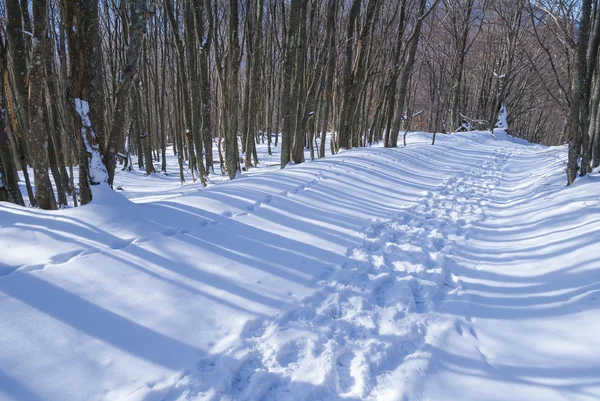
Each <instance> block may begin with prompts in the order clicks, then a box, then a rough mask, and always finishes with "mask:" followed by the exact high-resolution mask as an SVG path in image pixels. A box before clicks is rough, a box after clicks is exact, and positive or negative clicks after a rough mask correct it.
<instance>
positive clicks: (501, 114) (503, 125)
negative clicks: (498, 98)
mask: <svg viewBox="0 0 600 401" xmlns="http://www.w3.org/2000/svg"><path fill="white" fill-rule="evenodd" d="M494 128H498V129H501V130H507V129H508V112H507V111H506V105H505V104H504V103H502V106H501V107H500V110H499V111H498V121H496V125H494Z"/></svg>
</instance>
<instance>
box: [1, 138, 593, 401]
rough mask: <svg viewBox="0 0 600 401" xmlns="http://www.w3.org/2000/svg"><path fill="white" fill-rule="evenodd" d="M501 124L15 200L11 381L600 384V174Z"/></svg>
mask: <svg viewBox="0 0 600 401" xmlns="http://www.w3.org/2000/svg"><path fill="white" fill-rule="evenodd" d="M496 137H497V140H495V139H494V138H493V137H492V136H491V135H490V134H489V133H484V132H481V133H478V132H467V133H461V134H454V135H444V136H440V135H438V137H437V140H436V145H435V146H431V145H429V143H430V141H431V136H430V135H429V134H425V133H415V134H411V135H410V136H409V145H408V146H407V147H405V148H398V149H385V148H379V147H374V148H363V149H356V150H352V151H345V152H342V153H341V154H339V155H337V156H333V157H327V158H325V159H322V160H318V161H314V162H310V163H305V164H302V165H299V166H291V167H289V168H286V169H285V170H282V171H266V172H263V173H260V170H255V171H254V173H253V174H252V175H247V174H246V173H244V174H242V177H241V178H238V179H235V180H234V181H232V182H226V183H220V184H218V185H214V186H212V187H210V188H208V189H204V190H199V186H198V185H197V184H193V185H190V184H186V185H185V186H183V187H182V186H180V185H179V183H178V174H177V171H176V162H175V161H174V160H170V161H169V168H170V169H172V171H171V174H170V175H169V176H165V175H152V176H149V177H143V176H140V175H139V174H137V173H125V172H120V173H119V174H118V176H117V178H116V186H122V187H123V189H124V191H122V192H112V191H110V190H108V189H107V188H103V187H100V188H98V187H96V188H95V192H94V201H93V203H92V204H90V205H87V206H85V207H81V208H71V209H65V210H61V211H58V212H44V211H40V210H33V209H24V208H19V207H16V206H13V205H7V204H3V205H0V249H2V252H1V253H0V399H2V400H27V401H40V400H61V401H63V400H86V401H95V400H127V401H130V400H131V401H159V400H164V401H176V400H180V401H183V400H257V401H258V400H265V401H289V400H306V401H313V400H328V401H329V400H382V401H383V400H402V401H409V400H410V401H412V400H444V401H448V400H461V401H462V400H482V401H483V400H485V401H490V400H507V401H508V400H511V401H514V400H528V401H533V400H540V401H542V400H543V401H548V400H598V399H600V335H598V333H600V310H599V308H598V306H599V305H600V258H599V251H600V177H599V176H598V174H597V173H595V174H594V175H592V176H588V177H585V178H582V179H578V180H577V181H576V184H575V185H574V186H572V187H565V177H564V169H565V166H566V149H565V148H564V147H559V148H558V147H557V148H547V147H542V146H535V145H530V144H527V143H524V142H522V141H518V140H516V139H513V138H511V137H510V136H507V135H506V134H504V133H503V132H497V133H496ZM266 170H269V169H268V168H267V169H266Z"/></svg>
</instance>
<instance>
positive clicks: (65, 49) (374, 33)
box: [0, 0, 600, 209]
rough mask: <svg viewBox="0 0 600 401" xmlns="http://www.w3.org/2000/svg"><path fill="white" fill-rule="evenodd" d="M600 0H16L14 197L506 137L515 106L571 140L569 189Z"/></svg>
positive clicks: (5, 50) (4, 50)
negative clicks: (265, 157) (410, 141)
mask: <svg viewBox="0 0 600 401" xmlns="http://www.w3.org/2000/svg"><path fill="white" fill-rule="evenodd" d="M598 6H599V2H598V0H593V1H592V0H540V1H534V0H285V1H283V0H3V1H2V3H0V18H1V20H2V32H1V33H0V35H1V37H0V73H1V76H2V85H1V89H0V94H1V96H0V102H1V105H0V109H1V110H2V115H1V118H0V174H1V175H0V201H10V202H14V203H17V204H20V205H25V204H28V205H33V206H37V207H40V208H43V209H56V208H58V207H64V206H66V205H68V204H69V203H71V204H74V205H80V204H86V203H89V202H90V201H91V199H92V191H91V187H92V186H93V185H95V184H98V183H101V182H107V183H108V184H109V185H112V184H113V180H114V176H115V171H116V170H117V169H119V168H123V169H132V168H134V167H137V168H139V169H144V171H145V173H146V174H160V173H161V171H162V172H166V155H167V152H173V154H174V155H176V156H177V158H178V162H179V178H180V180H181V181H182V182H183V181H185V180H200V182H202V184H204V185H206V179H207V177H208V176H210V175H212V174H226V175H228V176H229V178H234V177H236V175H237V174H238V172H240V171H242V169H244V170H248V169H251V168H253V167H254V166H256V165H257V163H259V160H258V157H257V152H256V145H257V143H266V144H267V145H268V148H269V152H270V151H271V147H272V146H281V167H282V168H283V167H285V166H286V165H287V164H288V163H289V162H294V163H302V162H304V161H305V160H304V158H305V154H306V153H305V150H309V153H308V154H309V155H310V157H311V158H317V157H325V156H326V152H325V148H326V147H325V141H331V146H329V147H328V149H329V148H330V149H331V152H333V153H335V152H338V151H339V150H340V149H348V148H353V147H360V146H369V145H371V144H374V143H383V144H384V145H385V146H386V147H395V146H397V144H398V141H399V136H400V134H401V133H402V132H404V131H405V130H409V129H410V130H413V131H429V132H438V133H440V132H441V133H444V134H445V133H451V132H453V131H454V130H455V129H456V128H458V127H459V126H460V125H461V124H463V123H465V122H467V123H469V124H470V126H472V127H473V128H476V129H480V130H491V129H493V127H494V124H495V123H496V121H497V116H498V111H499V110H500V109H501V108H502V107H504V106H505V107H506V110H507V111H508V123H509V130H510V133H511V134H512V135H514V136H517V137H521V138H524V139H527V140H529V141H532V142H536V143H542V144H546V145H562V144H565V143H568V146H569V162H568V166H567V168H566V171H567V178H568V183H569V184H571V183H573V181H574V180H575V179H576V177H577V176H578V175H584V174H586V173H588V172H590V171H591V168H592V167H596V166H598V165H600V137H599V132H600V107H598V106H599V103H600V70H599V69H598V68H597V59H598V56H599V55H598V46H599V45H600V14H599V11H600V10H599V9H598ZM213 155H215V156H213ZM213 158H214V159H215V160H213ZM134 159H136V163H134V161H133V160H134ZM132 164H134V166H132ZM20 187H24V188H26V191H23V194H22V193H21V190H20ZM27 198H28V199H27Z"/></svg>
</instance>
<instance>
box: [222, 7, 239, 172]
mask: <svg viewBox="0 0 600 401" xmlns="http://www.w3.org/2000/svg"><path fill="white" fill-rule="evenodd" d="M238 32H239V9H238V0H229V28H228V42H229V53H228V55H227V70H228V73H229V76H228V78H229V79H228V80H227V81H228V82H227V91H226V92H227V95H226V102H227V111H228V113H229V115H228V116H227V118H228V124H227V125H228V127H227V130H226V131H225V164H226V166H227V175H229V179H234V178H235V176H236V175H237V173H238V172H239V171H240V153H239V149H238V109H239V103H240V90H239V71H240V42H239V35H238Z"/></svg>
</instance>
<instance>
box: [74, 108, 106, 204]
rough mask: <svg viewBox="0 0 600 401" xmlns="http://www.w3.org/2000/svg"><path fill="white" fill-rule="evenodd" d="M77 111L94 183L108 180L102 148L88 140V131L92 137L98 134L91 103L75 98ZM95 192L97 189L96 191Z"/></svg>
mask: <svg viewBox="0 0 600 401" xmlns="http://www.w3.org/2000/svg"><path fill="white" fill-rule="evenodd" d="M75 111H77V114H79V118H81V136H82V137H83V142H84V144H85V148H86V150H87V152H88V153H89V156H88V157H89V159H90V160H89V168H90V179H91V182H92V183H95V184H100V183H105V182H107V181H108V172H107V171H106V166H105V165H104V163H103V162H102V155H101V154H100V148H99V147H98V145H96V144H91V143H89V141H88V135H87V132H89V133H90V136H91V137H92V138H96V134H95V133H94V130H93V129H92V122H91V121H90V118H89V115H88V114H89V112H90V105H89V103H88V102H87V101H86V100H82V99H79V98H77V99H75ZM94 193H95V191H94Z"/></svg>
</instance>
